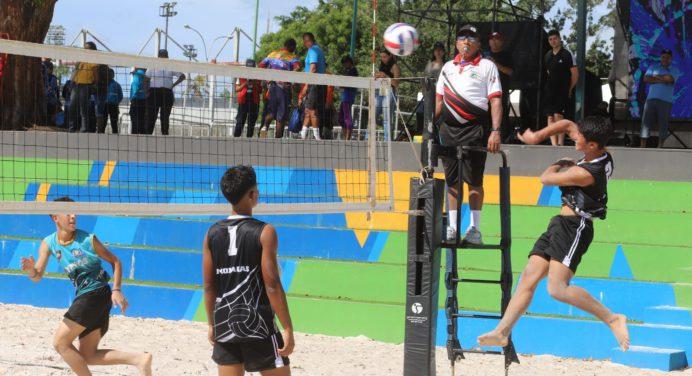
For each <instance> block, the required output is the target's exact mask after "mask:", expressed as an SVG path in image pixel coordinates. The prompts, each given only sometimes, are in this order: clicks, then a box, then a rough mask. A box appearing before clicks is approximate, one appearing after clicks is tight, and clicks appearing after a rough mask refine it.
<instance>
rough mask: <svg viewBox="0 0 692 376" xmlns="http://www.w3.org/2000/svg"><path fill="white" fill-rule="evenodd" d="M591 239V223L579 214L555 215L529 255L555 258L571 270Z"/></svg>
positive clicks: (577, 262)
mask: <svg viewBox="0 0 692 376" xmlns="http://www.w3.org/2000/svg"><path fill="white" fill-rule="evenodd" d="M591 240H593V223H592V222H591V220H589V219H586V218H583V217H579V216H566V215H556V216H554V217H553V218H552V219H551V220H550V224H549V225H548V230H547V231H546V232H544V233H543V235H541V237H540V238H538V240H536V244H534V246H533V250H531V253H529V257H531V256H533V255H537V256H541V257H543V258H544V259H546V260H551V259H553V260H557V261H559V262H561V263H562V264H563V265H565V266H566V267H568V268H570V269H571V270H572V271H573V272H575V273H576V272H577V266H579V263H580V262H581V258H582V256H584V254H585V253H586V250H587V249H588V248H589V244H591Z"/></svg>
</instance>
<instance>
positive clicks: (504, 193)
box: [433, 145, 519, 375]
mask: <svg viewBox="0 0 692 376" xmlns="http://www.w3.org/2000/svg"><path fill="white" fill-rule="evenodd" d="M433 148H434V149H437V153H435V151H434V150H433V155H434V154H437V156H438V157H439V156H446V157H449V158H453V159H457V161H458V162H459V163H458V175H457V176H459V177H460V179H459V183H458V185H457V189H458V190H457V192H458V197H457V203H458V206H457V208H456V209H457V213H459V214H458V215H457V218H456V221H457V223H456V228H457V229H458V230H457V231H456V238H455V239H443V241H442V244H441V247H442V248H446V249H447V252H446V265H445V266H446V267H445V276H444V278H445V287H446V289H447V298H446V300H445V314H446V319H447V357H448V359H449V360H450V362H451V367H452V375H454V365H455V363H456V361H457V360H460V359H464V353H478V354H494V355H502V356H504V364H505V375H507V374H508V372H509V366H510V364H512V363H513V362H514V363H519V358H518V357H517V353H516V351H515V348H514V344H513V342H512V337H511V334H510V337H509V342H508V344H507V346H505V347H504V348H502V350H487V349H483V348H480V347H474V348H467V349H464V348H462V347H461V343H460V341H459V336H458V329H459V328H460V322H459V319H460V318H464V319H490V320H498V322H499V320H500V319H502V317H503V316H504V314H505V310H506V309H507V305H508V304H509V300H510V299H511V297H512V257H511V246H512V226H511V214H510V172H509V166H508V165H507V155H506V154H505V153H504V152H503V151H499V152H498V153H497V154H499V155H500V156H501V158H502V165H501V166H500V168H499V176H500V179H499V180H500V244H483V245H475V244H471V243H468V242H465V241H463V240H462V239H461V236H460V234H461V231H462V229H461V217H462V216H461V206H462V201H463V197H464V184H463V178H461V177H462V176H463V175H462V166H463V159H464V156H463V152H464V151H476V152H482V153H488V150H487V149H486V148H483V147H473V146H459V147H445V146H440V145H434V146H433ZM448 209H449V207H448ZM448 220H449V218H448V216H447V215H444V214H443V223H444V225H443V228H444V229H446V228H447V223H448ZM463 249H480V250H486V251H488V252H493V251H499V252H500V253H501V258H500V260H501V265H500V279H499V280H492V279H473V278H464V276H463V275H461V276H460V272H459V269H458V261H459V258H460V257H462V256H461V255H460V254H459V252H458V251H459V250H463ZM461 283H473V284H492V285H498V286H499V287H500V290H501V291H502V296H501V300H500V307H501V310H500V313H499V314H480V313H462V312H460V311H459V300H460V299H459V297H458V296H457V291H458V289H457V287H458V286H459V284H461ZM461 299H463V297H462V298H461ZM462 330H463V328H462ZM480 334H482V333H478V335H480Z"/></svg>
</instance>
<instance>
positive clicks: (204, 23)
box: [52, 0, 318, 61]
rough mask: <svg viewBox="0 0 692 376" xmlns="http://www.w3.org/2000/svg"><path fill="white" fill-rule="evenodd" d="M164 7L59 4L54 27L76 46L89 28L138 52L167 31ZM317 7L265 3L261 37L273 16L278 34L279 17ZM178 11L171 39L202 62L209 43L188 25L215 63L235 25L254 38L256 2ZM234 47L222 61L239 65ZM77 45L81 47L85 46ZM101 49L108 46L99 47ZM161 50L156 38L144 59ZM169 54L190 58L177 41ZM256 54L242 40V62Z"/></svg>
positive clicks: (306, 2)
mask: <svg viewBox="0 0 692 376" xmlns="http://www.w3.org/2000/svg"><path fill="white" fill-rule="evenodd" d="M167 1H168V2H171V1H170V0H167ZM163 3H164V1H152V0H117V1H114V0H98V1H86V0H59V1H58V2H57V3H56V5H55V12H54V14H53V22H52V24H54V25H62V26H64V27H65V29H66V30H65V34H66V35H65V44H70V43H71V42H72V40H73V39H74V38H75V36H77V34H78V33H79V31H80V30H82V29H87V30H89V31H90V32H91V33H92V34H94V35H95V36H96V37H97V38H98V39H99V40H100V41H102V42H103V43H104V44H105V45H107V46H108V48H110V49H111V50H112V51H114V52H122V53H131V54H137V53H138V52H139V51H140V49H142V47H143V46H144V44H145V43H146V42H147V39H148V38H149V37H150V36H151V34H152V33H153V32H154V29H156V28H157V27H158V28H161V29H164V27H165V18H163V17H160V16H159V6H160V5H161V4H163ZM317 3H318V0H260V11H259V20H258V23H257V24H258V26H257V39H258V40H259V39H260V37H261V36H262V34H264V33H266V31H267V20H268V16H269V17H271V22H270V24H269V30H270V31H276V30H277V29H278V24H277V23H276V21H274V17H276V16H278V15H288V14H290V13H291V11H292V10H293V9H295V7H296V6H299V5H302V6H306V7H309V8H313V7H315V6H316V5H317ZM174 11H176V12H178V14H177V15H176V16H174V17H171V18H169V26H168V32H169V35H170V36H171V37H172V38H173V39H175V40H176V41H177V42H178V43H179V44H181V45H184V44H193V45H194V46H195V47H196V48H197V49H198V56H197V59H198V60H199V61H204V59H205V57H204V47H203V43H202V41H201V39H200V36H199V35H197V33H195V32H194V31H192V30H189V29H185V28H184V25H185V24H189V25H190V26H191V27H193V28H195V29H197V30H198V31H199V33H200V34H201V35H202V36H203V37H204V40H205V43H206V46H207V54H208V55H209V59H211V58H212V57H214V56H215V55H216V54H217V53H218V52H219V50H220V48H221V46H222V45H223V42H224V39H223V38H221V39H218V40H216V41H214V39H216V38H217V37H220V36H227V35H229V34H230V33H231V32H232V31H233V29H234V28H235V27H240V28H241V29H242V30H243V31H245V32H246V33H247V34H248V35H250V37H252V36H253V30H254V20H255V1H254V0H178V1H177V5H176V6H175V8H174ZM233 43H234V42H233V41H231V42H229V43H228V45H227V46H226V48H224V50H223V51H222V53H221V55H219V58H218V60H219V61H233V58H234V56H233ZM76 44H77V45H81V42H79V41H78V42H76ZM162 45H163V41H162ZM99 49H103V48H102V47H101V46H99ZM155 49H156V47H155V41H154V40H153V39H152V41H151V42H149V44H148V46H147V47H146V49H145V50H144V52H143V55H150V56H153V55H154V54H155ZM168 50H169V54H170V57H171V58H178V59H184V56H183V54H182V51H181V50H180V49H179V48H177V47H175V45H174V44H173V43H171V42H169V45H168ZM250 55H252V43H251V42H250V40H248V39H247V38H245V37H241V42H240V61H244V60H245V59H246V58H248V57H250Z"/></svg>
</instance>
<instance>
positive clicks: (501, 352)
mask: <svg viewBox="0 0 692 376" xmlns="http://www.w3.org/2000/svg"><path fill="white" fill-rule="evenodd" d="M461 351H463V352H465V353H472V354H491V355H504V354H505V353H504V351H497V350H476V349H471V350H464V349H462V350H461Z"/></svg>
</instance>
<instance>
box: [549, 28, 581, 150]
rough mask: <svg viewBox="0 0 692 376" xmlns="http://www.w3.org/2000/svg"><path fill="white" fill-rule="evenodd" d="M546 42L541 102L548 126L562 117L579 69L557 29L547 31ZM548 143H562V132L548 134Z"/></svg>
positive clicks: (563, 139)
mask: <svg viewBox="0 0 692 376" xmlns="http://www.w3.org/2000/svg"><path fill="white" fill-rule="evenodd" d="M548 44H550V47H551V48H552V49H551V50H550V51H548V52H547V53H546V54H545V56H544V57H543V66H544V67H545V69H546V71H547V81H546V83H545V88H544V94H543V98H544V102H543V103H544V105H545V112H546V115H548V125H549V126H550V125H551V124H552V123H554V122H556V121H558V120H561V119H564V117H565V111H566V110H567V106H568V105H569V103H570V99H571V98H572V90H574V87H575V86H576V85H577V80H579V71H578V70H577V63H576V61H575V60H574V57H573V56H572V54H571V53H570V52H569V51H567V50H566V49H564V48H563V47H562V40H561V39H560V33H559V32H558V31H557V30H550V31H549V32H548ZM550 143H551V144H553V145H560V146H562V145H564V143H565V135H564V133H560V134H557V135H553V136H550Z"/></svg>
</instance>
